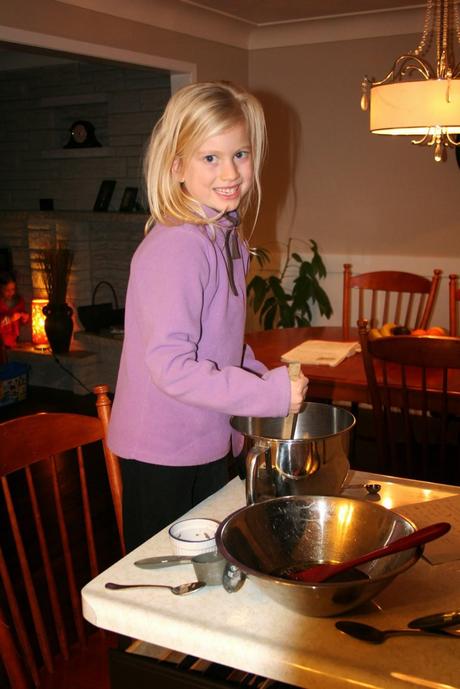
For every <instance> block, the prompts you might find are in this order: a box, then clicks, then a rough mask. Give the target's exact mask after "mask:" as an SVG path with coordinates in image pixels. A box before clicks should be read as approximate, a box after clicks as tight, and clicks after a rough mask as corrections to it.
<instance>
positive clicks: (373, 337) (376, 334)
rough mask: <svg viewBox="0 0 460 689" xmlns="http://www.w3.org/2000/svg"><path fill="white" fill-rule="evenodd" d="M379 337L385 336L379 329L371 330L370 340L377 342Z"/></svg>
mask: <svg viewBox="0 0 460 689" xmlns="http://www.w3.org/2000/svg"><path fill="white" fill-rule="evenodd" d="M379 337H383V335H382V333H381V332H380V330H379V329H378V328H372V329H371V330H369V339H370V340H377V338H379Z"/></svg>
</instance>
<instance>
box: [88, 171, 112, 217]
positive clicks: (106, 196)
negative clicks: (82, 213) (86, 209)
mask: <svg viewBox="0 0 460 689" xmlns="http://www.w3.org/2000/svg"><path fill="white" fill-rule="evenodd" d="M115 184H116V181H115V180H114V179H105V180H104V181H103V182H102V183H101V186H100V187H99V191H98V194H97V198H96V203H95V204H94V208H93V210H94V211H96V212H104V211H108V209H109V205H110V201H111V200H112V196H113V190H114V189H115Z"/></svg>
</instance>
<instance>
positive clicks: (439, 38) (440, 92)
mask: <svg viewBox="0 0 460 689" xmlns="http://www.w3.org/2000/svg"><path fill="white" fill-rule="evenodd" d="M458 1H459V0H428V3H427V7H426V13H425V21H424V26H423V33H422V36H421V38H420V42H419V44H418V46H417V47H416V48H415V49H414V50H410V51H409V52H408V53H407V54H405V55H400V56H399V57H398V58H397V59H396V60H395V62H394V64H393V67H392V68H391V70H390V71H389V72H388V74H387V75H386V77H385V78H384V79H382V81H376V80H375V79H369V78H368V77H367V76H366V77H364V79H363V81H362V84H361V108H362V110H368V109H369V106H370V127H369V128H370V131H371V132H372V133H373V134H390V135H393V136H411V137H414V138H413V139H412V143H413V144H418V145H421V146H433V147H434V158H435V160H436V161H437V162H439V161H445V160H447V149H448V148H449V147H455V146H458V145H459V143H460V142H457V136H456V135H457V134H460V64H455V55H454V49H453V44H454V42H456V43H460V17H459V8H458ZM431 48H433V50H434V52H435V57H436V63H435V65H434V66H432V65H431V64H430V63H429V62H428V60H427V59H426V56H427V54H428V53H429V51H430V49H431ZM458 138H459V139H460V137H458Z"/></svg>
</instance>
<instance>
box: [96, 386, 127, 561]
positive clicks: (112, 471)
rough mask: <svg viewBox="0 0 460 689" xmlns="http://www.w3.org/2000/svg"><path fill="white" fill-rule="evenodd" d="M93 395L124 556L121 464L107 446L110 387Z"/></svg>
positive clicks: (102, 387)
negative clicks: (101, 431)
mask: <svg viewBox="0 0 460 689" xmlns="http://www.w3.org/2000/svg"><path fill="white" fill-rule="evenodd" d="M93 393H94V394H95V395H96V409H97V415H98V417H99V419H100V421H101V423H102V427H103V429H104V437H103V438H102V444H103V448H104V457H105V464H106V467H107V475H108V477H109V483H110V491H111V493H112V501H113V508H114V510H115V518H116V520H117V527H118V535H119V538H120V544H121V551H122V554H123V555H125V554H126V548H125V539H124V535H123V483H122V479H121V469H120V462H119V459H118V457H117V455H115V454H114V453H113V452H112V451H111V450H110V448H109V446H108V445H107V441H106V438H107V430H108V427H109V421H110V412H111V409H112V400H111V399H110V397H109V386H108V385H96V386H95V387H94V388H93Z"/></svg>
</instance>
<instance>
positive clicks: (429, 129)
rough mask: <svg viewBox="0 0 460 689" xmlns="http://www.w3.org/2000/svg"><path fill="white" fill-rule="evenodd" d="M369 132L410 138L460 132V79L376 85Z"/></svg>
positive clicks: (371, 104) (371, 98) (373, 92)
mask: <svg viewBox="0 0 460 689" xmlns="http://www.w3.org/2000/svg"><path fill="white" fill-rule="evenodd" d="M370 111H371V112H370V127H369V128H370V131H371V132H373V133H374V134H392V135H401V134H402V135H404V134H406V135H409V136H426V135H427V134H429V135H433V134H435V132H436V131H442V132H443V133H446V134H447V133H449V134H458V133H460V79H427V80H424V81H408V82H395V83H391V84H385V85H382V86H374V87H373V88H372V90H371V94H370Z"/></svg>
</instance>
